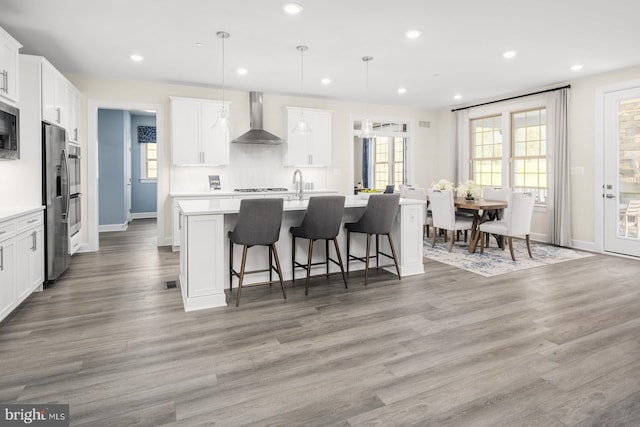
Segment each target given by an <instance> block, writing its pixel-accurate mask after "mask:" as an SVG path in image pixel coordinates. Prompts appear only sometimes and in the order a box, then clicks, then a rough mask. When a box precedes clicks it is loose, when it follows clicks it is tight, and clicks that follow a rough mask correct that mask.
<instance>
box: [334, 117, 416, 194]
mask: <svg viewBox="0 0 640 427" xmlns="http://www.w3.org/2000/svg"><path fill="white" fill-rule="evenodd" d="M365 118H366V117H365V115H363V114H350V115H349V121H348V122H347V135H348V139H349V147H350V149H349V150H348V151H349V165H350V167H349V175H348V177H347V178H348V180H349V189H348V190H349V191H348V193H347V194H352V193H353V186H354V180H355V177H354V173H355V171H354V167H353V165H354V160H355V159H354V158H353V150H354V147H353V138H354V137H357V136H358V133H359V132H360V131H359V130H356V129H354V128H353V127H354V124H355V122H356V121H357V120H364V119H365ZM369 119H370V120H371V121H372V122H382V123H385V122H391V123H406V124H407V125H409V130H408V131H407V132H379V133H377V134H378V135H380V136H393V137H404V138H407V139H408V142H407V145H406V149H407V152H406V159H405V167H406V168H407V170H406V171H405V178H406V180H407V182H408V183H413V182H415V173H414V170H415V169H414V165H415V155H414V153H415V144H416V140H415V139H416V138H415V127H416V120H415V119H412V118H410V117H391V116H385V117H384V118H381V116H369Z"/></svg>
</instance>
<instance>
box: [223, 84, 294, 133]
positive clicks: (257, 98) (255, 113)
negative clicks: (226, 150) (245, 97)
mask: <svg viewBox="0 0 640 427" xmlns="http://www.w3.org/2000/svg"><path fill="white" fill-rule="evenodd" d="M249 115H250V122H249V126H250V127H251V129H250V130H249V131H248V132H245V133H243V134H242V135H240V136H239V137H237V138H236V139H234V140H233V141H231V142H232V143H234V144H267V145H269V144H270V145H276V144H282V143H283V142H284V141H283V140H282V139H280V138H278V137H277V136H275V135H274V134H272V133H269V132H267V131H266V130H264V129H263V128H262V92H249Z"/></svg>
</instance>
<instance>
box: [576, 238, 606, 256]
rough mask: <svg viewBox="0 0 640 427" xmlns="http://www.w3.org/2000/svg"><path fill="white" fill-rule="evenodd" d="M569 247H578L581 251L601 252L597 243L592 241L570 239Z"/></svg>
mask: <svg viewBox="0 0 640 427" xmlns="http://www.w3.org/2000/svg"><path fill="white" fill-rule="evenodd" d="M571 247H572V248H574V249H580V250H582V251H587V252H595V253H601V252H602V251H601V250H598V247H597V245H596V244H595V243H594V242H586V241H584V240H575V239H574V240H571Z"/></svg>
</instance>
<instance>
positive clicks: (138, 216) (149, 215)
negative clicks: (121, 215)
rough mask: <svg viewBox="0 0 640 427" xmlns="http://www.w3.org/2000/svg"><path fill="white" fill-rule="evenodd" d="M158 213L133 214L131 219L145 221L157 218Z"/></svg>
mask: <svg viewBox="0 0 640 427" xmlns="http://www.w3.org/2000/svg"><path fill="white" fill-rule="evenodd" d="M157 217H158V212H133V213H132V214H131V218H132V219H146V218H157Z"/></svg>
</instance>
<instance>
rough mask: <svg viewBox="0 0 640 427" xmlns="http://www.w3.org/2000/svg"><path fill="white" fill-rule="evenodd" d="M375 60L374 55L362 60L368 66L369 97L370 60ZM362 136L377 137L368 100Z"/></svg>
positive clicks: (367, 86)
mask: <svg viewBox="0 0 640 427" xmlns="http://www.w3.org/2000/svg"><path fill="white" fill-rule="evenodd" d="M372 60H373V56H363V57H362V61H363V62H364V63H365V65H366V66H367V75H366V86H365V89H366V93H367V98H368V96H369V62H371V61H372ZM360 138H368V139H371V138H375V134H374V133H373V123H372V122H371V119H369V102H368V101H367V116H366V117H365V119H364V120H363V121H362V130H361V131H360Z"/></svg>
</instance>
